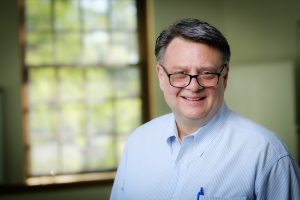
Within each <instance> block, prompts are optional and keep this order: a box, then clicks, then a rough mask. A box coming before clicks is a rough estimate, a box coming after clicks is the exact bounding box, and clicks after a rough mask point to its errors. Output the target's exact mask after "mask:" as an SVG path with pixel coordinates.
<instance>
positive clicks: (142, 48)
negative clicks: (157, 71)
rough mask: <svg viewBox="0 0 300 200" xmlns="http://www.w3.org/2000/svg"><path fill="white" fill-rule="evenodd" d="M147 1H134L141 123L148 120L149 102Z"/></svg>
mask: <svg viewBox="0 0 300 200" xmlns="http://www.w3.org/2000/svg"><path fill="white" fill-rule="evenodd" d="M146 1H148V0H136V6H137V27H138V44H139V54H140V65H141V78H142V80H141V81H142V85H141V94H142V109H143V116H142V117H143V118H142V120H143V122H147V121H149V119H150V101H149V99H150V98H149V96H150V95H149V94H150V92H149V91H150V89H149V82H150V80H149V74H148V71H149V70H148V68H149V66H148V64H149V56H148V55H149V52H148V45H149V44H148V24H147V11H148V10H147V2H146Z"/></svg>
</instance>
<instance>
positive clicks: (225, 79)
mask: <svg viewBox="0 0 300 200" xmlns="http://www.w3.org/2000/svg"><path fill="white" fill-rule="evenodd" d="M225 70H226V72H225V75H224V77H223V81H224V89H226V87H227V81H228V75H229V64H228V65H227V66H226V68H225Z"/></svg>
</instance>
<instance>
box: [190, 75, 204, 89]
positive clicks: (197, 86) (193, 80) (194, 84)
mask: <svg viewBox="0 0 300 200" xmlns="http://www.w3.org/2000/svg"><path fill="white" fill-rule="evenodd" d="M187 88H188V89H190V90H192V91H198V90H200V89H203V88H204V87H203V86H201V85H200V84H199V83H198V80H197V76H193V77H191V82H190V84H189V85H188V86H187Z"/></svg>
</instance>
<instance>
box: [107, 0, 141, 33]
mask: <svg viewBox="0 0 300 200" xmlns="http://www.w3.org/2000/svg"><path fill="white" fill-rule="evenodd" d="M111 14H112V21H111V26H112V28H113V29H125V30H136V6H135V3H134V1H133V0H119V1H117V0H112V13H111ZM124 16H126V17H124Z"/></svg>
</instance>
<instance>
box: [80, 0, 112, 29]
mask: <svg viewBox="0 0 300 200" xmlns="http://www.w3.org/2000/svg"><path fill="white" fill-rule="evenodd" d="M108 1H109V0H98V1H95V0H82V1H81V6H82V11H83V12H82V13H83V20H84V26H85V27H84V28H85V30H86V31H91V30H107V28H108V16H109V10H108V7H109V5H108Z"/></svg>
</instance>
